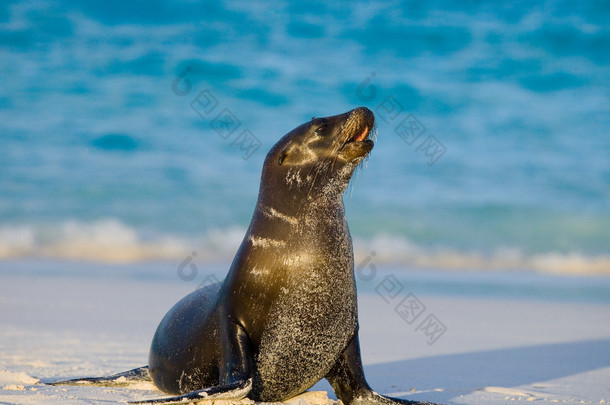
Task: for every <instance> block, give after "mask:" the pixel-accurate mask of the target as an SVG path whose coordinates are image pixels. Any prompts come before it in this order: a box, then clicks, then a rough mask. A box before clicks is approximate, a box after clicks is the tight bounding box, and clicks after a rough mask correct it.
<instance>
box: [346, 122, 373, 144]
mask: <svg viewBox="0 0 610 405" xmlns="http://www.w3.org/2000/svg"><path fill="white" fill-rule="evenodd" d="M370 132H371V130H370V129H369V127H368V126H366V125H365V126H364V129H363V130H362V132H360V133H356V135H354V136H352V137H351V138H350V139H349V140H348V142H363V141H365V140H367V138H368V136H369V133H370ZM371 142H372V141H371Z"/></svg>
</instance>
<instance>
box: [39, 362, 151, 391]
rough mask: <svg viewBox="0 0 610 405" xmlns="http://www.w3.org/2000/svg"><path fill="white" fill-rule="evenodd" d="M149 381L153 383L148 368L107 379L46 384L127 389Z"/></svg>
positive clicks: (136, 369)
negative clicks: (129, 386) (132, 385)
mask: <svg viewBox="0 0 610 405" xmlns="http://www.w3.org/2000/svg"><path fill="white" fill-rule="evenodd" d="M142 381H147V382H151V381H152V379H151V378H150V374H149V373H148V366H144V367H138V368H134V369H133V370H129V371H124V372H122V373H117V374H113V375H109V376H105V377H84V378H73V379H71V380H61V381H53V382H48V383H46V384H47V385H96V386H101V387H126V386H128V385H130V384H133V383H137V382H142Z"/></svg>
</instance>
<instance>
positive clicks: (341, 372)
mask: <svg viewBox="0 0 610 405" xmlns="http://www.w3.org/2000/svg"><path fill="white" fill-rule="evenodd" d="M326 379H327V380H328V382H329V383H330V385H331V386H332V387H333V390H334V391H335V394H336V395H337V398H338V399H340V400H341V402H343V403H344V404H345V405H364V404H366V405H438V404H434V403H432V402H421V401H409V400H405V399H400V398H392V397H385V396H383V395H380V394H378V393H376V392H375V391H373V390H372V389H371V387H370V386H369V385H368V383H367V382H366V379H365V378H364V370H363V369H362V359H361V358H360V343H359V341H358V335H357V334H356V336H354V338H353V339H352V341H351V342H350V344H349V345H347V347H346V348H345V350H344V351H343V353H341V356H340V357H339V359H338V360H337V363H336V364H335V365H334V366H333V368H332V369H331V370H330V372H329V373H328V375H327V376H326Z"/></svg>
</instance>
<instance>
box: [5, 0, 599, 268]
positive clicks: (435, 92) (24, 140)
mask: <svg viewBox="0 0 610 405" xmlns="http://www.w3.org/2000/svg"><path fill="white" fill-rule="evenodd" d="M608 21H610V5H608V3H607V2H598V1H583V2H579V3H575V2H562V1H558V0H554V1H546V2H510V3H506V4H500V3H497V2H457V1H455V2H454V1H441V2H435V3H434V5H422V4H420V2H392V1H388V2H335V3H332V4H330V3H326V2H320V3H316V2H313V3H307V4H306V3H302V2H297V1H294V2H238V1H228V2H220V1H214V2H180V3H175V2H171V1H168V0H166V1H149V2H144V1H135V2H126V1H104V2H102V1H92V2H79V1H70V0H64V1H27V2H11V1H3V2H2V3H1V4H0V77H1V82H0V258H5V259H19V258H28V259H29V258H52V259H66V258H68V259H79V260H92V261H102V262H106V261H110V262H113V261H138V260H157V259H167V260H172V261H174V262H176V263H179V262H180V261H181V260H182V259H184V258H185V257H187V256H192V254H193V252H194V253H195V254H196V255H197V256H196V257H197V260H201V261H229V260H230V259H231V258H232V257H233V254H234V252H235V249H236V247H237V245H238V244H239V242H240V240H241V238H242V237H243V234H244V231H245V228H246V227H247V225H248V223H249V220H250V216H251V215H252V211H253V208H254V204H255V202H256V196H257V191H258V182H259V177H260V169H261V165H262V161H263V158H264V156H265V154H266V151H267V150H268V149H269V148H270V147H271V146H272V145H273V144H274V142H275V141H276V140H277V139H279V137H280V136H281V135H283V134H284V133H286V132H288V131H289V130H291V129H292V128H294V127H295V126H297V125H299V124H300V123H302V122H304V121H307V120H308V119H310V118H311V117H312V116H325V115H333V114H337V113H342V112H345V111H348V110H350V109H352V108H354V107H357V106H360V105H364V106H367V107H369V108H370V109H371V110H373V111H374V112H375V113H376V116H377V122H378V125H377V139H378V142H377V145H376V147H375V149H374V151H373V153H372V155H371V157H370V159H369V161H368V163H367V165H366V167H363V170H362V171H360V172H359V173H358V174H357V176H356V178H355V180H354V182H353V184H352V186H351V188H350V190H348V192H347V194H346V197H345V202H346V209H347V214H348V220H349V224H350V228H351V231H352V234H353V236H354V242H355V247H356V253H357V260H358V261H362V260H365V259H366V258H367V257H371V258H372V260H374V261H376V262H377V263H380V264H383V263H385V264H388V265H390V264H391V265H398V266H402V267H404V266H408V267H415V268H429V267H432V268H441V269H444V268H466V269H472V268H477V269H502V270H510V269H530V270H538V271H549V272H572V273H579V274H580V273H605V274H610V28H609V27H608V24H607V22H608ZM193 257H194V256H193Z"/></svg>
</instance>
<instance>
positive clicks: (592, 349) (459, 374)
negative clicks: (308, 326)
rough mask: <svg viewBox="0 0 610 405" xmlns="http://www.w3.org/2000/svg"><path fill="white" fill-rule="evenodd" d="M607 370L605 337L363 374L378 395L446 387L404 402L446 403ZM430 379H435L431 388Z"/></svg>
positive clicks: (609, 343)
mask: <svg viewBox="0 0 610 405" xmlns="http://www.w3.org/2000/svg"><path fill="white" fill-rule="evenodd" d="M609 366H610V339H603V340H587V341H579V342H572V343H555V344H545V345H535V346H526V347H517V348H511V349H500V350H489V351H482V352H471V353H463V354H452V355H445V356H436V357H427V358H419V359H412V360H403V361H397V362H390V363H382V364H374V365H370V366H367V367H365V373H366V375H367V380H368V381H369V383H370V385H371V386H372V387H373V389H375V390H376V391H378V392H380V393H391V392H398V391H400V389H398V388H396V387H402V388H404V387H405V386H406V385H405V384H408V385H407V386H408V387H415V388H416V389H417V390H427V389H434V388H444V391H441V392H426V393H417V394H412V395H405V396H402V398H404V399H409V400H419V401H434V402H440V403H445V404H447V403H451V402H452V400H453V399H454V398H456V397H457V396H459V395H467V394H469V393H472V392H474V391H476V390H477V389H480V388H483V387H487V386H499V387H516V386H520V385H528V384H533V383H536V382H544V381H549V380H554V379H558V378H562V377H567V376H571V375H575V374H579V373H584V372H587V371H592V370H596V369H600V368H604V367H609ZM430 381H434V385H433V386H431V385H430ZM320 388H322V387H320ZM331 393H332V391H330V392H329V395H331Z"/></svg>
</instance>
